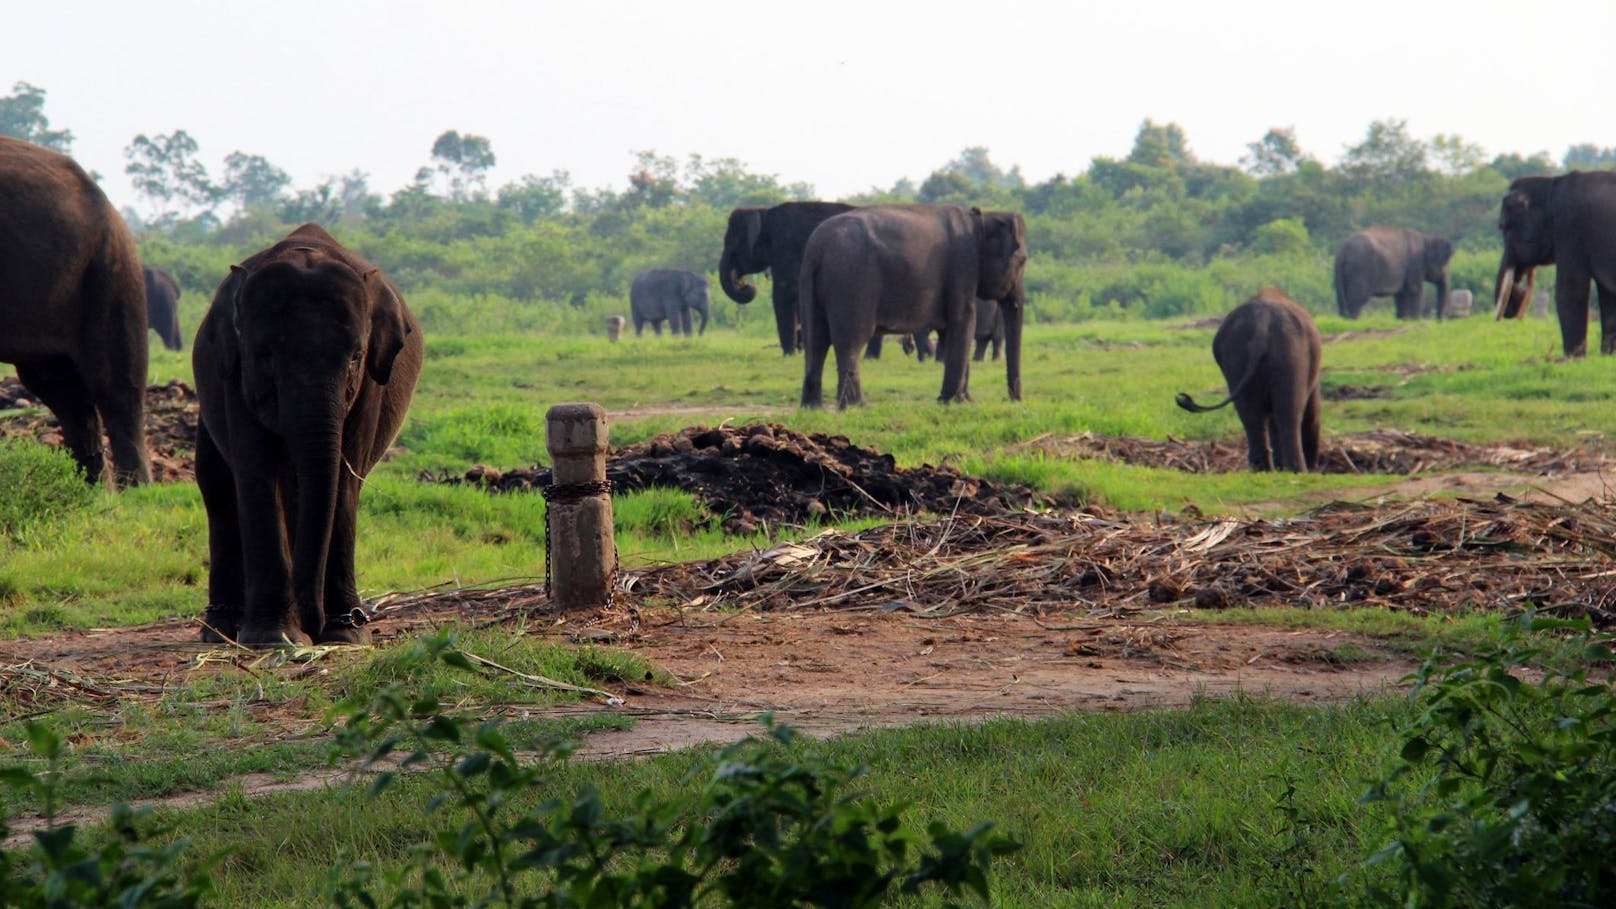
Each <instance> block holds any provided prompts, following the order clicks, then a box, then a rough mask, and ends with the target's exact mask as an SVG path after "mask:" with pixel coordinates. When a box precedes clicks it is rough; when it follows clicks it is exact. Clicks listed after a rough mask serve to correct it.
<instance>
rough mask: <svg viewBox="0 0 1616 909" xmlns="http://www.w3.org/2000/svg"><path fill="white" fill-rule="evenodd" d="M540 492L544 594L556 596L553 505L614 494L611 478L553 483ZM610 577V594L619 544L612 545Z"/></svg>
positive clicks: (541, 488) (542, 488) (609, 592)
mask: <svg viewBox="0 0 1616 909" xmlns="http://www.w3.org/2000/svg"><path fill="white" fill-rule="evenodd" d="M539 494H540V495H542V496H544V595H545V596H546V597H547V598H553V597H554V596H555V586H554V583H553V582H552V581H551V579H550V566H551V564H553V563H554V561H555V560H554V559H553V558H552V557H551V555H552V553H553V551H554V549H553V547H554V545H555V533H554V532H553V530H552V528H551V525H550V513H551V511H552V509H551V506H552V505H554V504H555V503H556V502H576V501H578V500H579V499H587V498H589V497H590V496H599V495H604V496H610V495H611V494H612V481H611V480H591V481H589V482H586V483H551V484H550V485H548V486H540V487H539ZM610 577H611V578H612V579H613V582H612V583H608V584H607V585H606V590H607V593H608V594H611V593H612V592H613V587H614V586H615V579H616V578H617V546H616V545H615V544H614V545H613V546H612V570H611V575H610Z"/></svg>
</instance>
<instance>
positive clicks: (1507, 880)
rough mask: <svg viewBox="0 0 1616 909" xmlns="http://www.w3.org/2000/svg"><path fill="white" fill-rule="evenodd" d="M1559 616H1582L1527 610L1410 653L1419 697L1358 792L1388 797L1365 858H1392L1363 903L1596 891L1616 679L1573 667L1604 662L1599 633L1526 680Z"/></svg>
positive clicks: (1615, 780) (1613, 754) (1611, 882)
mask: <svg viewBox="0 0 1616 909" xmlns="http://www.w3.org/2000/svg"><path fill="white" fill-rule="evenodd" d="M1568 630H1569V631H1574V632H1577V633H1579V634H1582V633H1586V632H1587V630H1588V624H1587V623H1586V622H1570V621H1563V620H1551V619H1545V618H1540V617H1535V616H1527V617H1525V618H1524V619H1523V620H1522V623H1521V624H1520V625H1518V626H1514V627H1512V628H1511V629H1510V630H1509V631H1508V632H1507V633H1506V634H1505V635H1504V637H1503V639H1502V640H1501V641H1500V642H1499V643H1497V644H1495V645H1493V646H1490V647H1488V648H1486V649H1483V650H1481V651H1479V652H1478V653H1476V654H1475V655H1474V656H1473V657H1470V658H1468V659H1464V660H1460V661H1458V662H1454V663H1442V662H1439V661H1438V660H1437V659H1436V658H1432V659H1429V660H1427V661H1426V662H1425V664H1424V665H1423V666H1422V667H1421V669H1420V671H1419V673H1418V675H1417V676H1416V686H1415V691H1414V695H1413V696H1414V697H1416V698H1418V699H1419V701H1420V703H1421V704H1422V707H1423V709H1422V710H1421V711H1420V712H1419V714H1418V717H1417V719H1416V720H1415V721H1414V722H1413V723H1412V725H1411V726H1410V727H1409V728H1407V729H1406V730H1405V731H1404V733H1403V742H1402V748H1401V752H1400V759H1399V761H1398V762H1397V764H1396V765H1395V766H1394V767H1393V768H1392V769H1391V771H1390V772H1389V773H1388V774H1387V775H1386V776H1385V777H1384V778H1383V779H1381V780H1379V781H1378V782H1376V783H1375V785H1374V786H1373V787H1372V788H1371V789H1370V790H1369V792H1368V793H1367V794H1366V795H1365V796H1364V800H1365V801H1367V802H1380V803H1385V804H1386V805H1387V806H1388V807H1389V808H1390V809H1391V820H1390V823H1391V842H1390V843H1388V844H1387V845H1386V846H1385V848H1383V849H1381V850H1380V851H1379V852H1377V853H1376V854H1375V855H1374V856H1373V857H1372V858H1371V859H1370V861H1369V864H1370V865H1378V864H1382V863H1393V865H1394V868H1395V873H1394V881H1393V882H1392V883H1391V884H1389V885H1386V886H1384V887H1372V888H1370V891H1369V893H1370V896H1371V897H1372V898H1374V899H1375V900H1376V901H1377V903H1380V904H1388V905H1391V904H1395V905H1400V906H1408V907H1421V909H1426V907H1429V909H1440V907H1449V906H1453V907H1458V906H1596V905H1609V904H1610V903H1609V900H1610V894H1611V893H1616V865H1613V864H1612V862H1611V856H1612V855H1616V690H1613V686H1612V683H1611V680H1610V679H1609V678H1606V679H1605V680H1603V681H1591V680H1590V679H1589V678H1588V670H1587V668H1585V667H1586V666H1589V665H1594V666H1601V665H1602V666H1606V667H1608V666H1609V665H1610V660H1611V658H1612V653H1611V650H1610V649H1609V647H1608V646H1607V645H1606V642H1607V640H1608V639H1604V638H1598V637H1588V638H1584V639H1582V640H1581V643H1580V645H1579V647H1580V650H1581V653H1579V654H1576V659H1575V660H1574V661H1573V663H1574V665H1576V666H1577V667H1578V668H1575V669H1572V670H1569V671H1565V672H1561V671H1557V670H1554V669H1549V670H1547V671H1543V674H1542V678H1541V679H1540V680H1538V681H1530V679H1531V677H1532V676H1533V675H1535V674H1536V673H1537V672H1539V671H1540V670H1539V668H1538V667H1540V666H1542V665H1543V664H1544V662H1545V661H1546V659H1547V658H1548V657H1550V656H1551V655H1556V654H1555V653H1552V652H1551V650H1550V649H1549V648H1550V644H1549V643H1547V642H1546V641H1545V638H1546V637H1548V634H1546V633H1551V632H1565V631H1568ZM1527 631H1530V632H1536V633H1538V634H1537V635H1535V636H1533V635H1529V634H1527V633H1526V632H1527ZM1559 656H1560V657H1561V659H1562V660H1563V658H1564V655H1563V654H1559Z"/></svg>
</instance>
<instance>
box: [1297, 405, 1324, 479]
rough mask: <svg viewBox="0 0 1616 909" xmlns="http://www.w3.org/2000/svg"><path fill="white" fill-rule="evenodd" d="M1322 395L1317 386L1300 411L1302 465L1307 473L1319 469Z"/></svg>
mask: <svg viewBox="0 0 1616 909" xmlns="http://www.w3.org/2000/svg"><path fill="white" fill-rule="evenodd" d="M1322 397H1323V396H1322V394H1321V393H1320V390H1319V387H1318V386H1317V385H1315V386H1313V391H1312V393H1310V394H1309V395H1308V396H1307V406H1306V407H1305V408H1303V409H1302V463H1304V464H1306V465H1307V469H1308V471H1309V472H1312V471H1315V470H1318V469H1319V413H1320V410H1321V403H1322Z"/></svg>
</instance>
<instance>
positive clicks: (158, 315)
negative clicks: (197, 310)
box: [140, 265, 185, 350]
mask: <svg viewBox="0 0 1616 909" xmlns="http://www.w3.org/2000/svg"><path fill="white" fill-rule="evenodd" d="M140 272H141V275H142V276H144V277H145V279H146V322H147V324H149V325H151V327H152V331H155V332H157V337H159V338H162V339H163V346H164V347H166V348H168V349H169V350H184V349H185V339H184V338H183V337H182V336H181V335H180V282H178V281H176V280H174V276H173V275H171V274H169V273H168V272H166V271H163V270H162V269H161V268H155V267H153V266H150V265H147V266H145V267H144V268H142V269H141V270H140Z"/></svg>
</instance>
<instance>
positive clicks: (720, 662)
mask: <svg viewBox="0 0 1616 909" xmlns="http://www.w3.org/2000/svg"><path fill="white" fill-rule="evenodd" d="M458 617H459V618H466V616H463V615H462V616H458ZM452 618H455V616H449V615H445V614H435V615H434V614H429V613H415V614H412V615H410V616H408V617H407V618H394V619H389V618H384V619H382V620H380V621H379V622H378V623H377V625H376V631H377V636H378V639H379V640H381V641H383V642H385V641H387V640H389V639H395V638H397V637H398V636H400V635H404V634H407V633H412V632H415V631H418V630H420V629H422V628H425V627H429V626H431V625H434V624H438V623H441V622H443V621H446V620H450V619H452ZM579 626H583V630H584V634H583V636H584V637H586V638H588V639H590V640H601V641H603V642H610V643H611V645H612V646H618V647H624V648H627V649H630V650H633V651H634V652H636V653H639V654H642V655H644V656H645V657H647V658H648V659H650V660H651V661H652V662H653V663H655V664H656V665H657V666H659V667H660V668H662V669H664V670H666V671H667V672H668V673H669V674H671V675H672V676H673V677H674V678H675V679H676V680H677V681H676V682H675V683H673V684H671V685H668V686H636V687H630V688H622V687H617V686H608V687H610V688H612V689H613V693H614V694H617V695H620V696H621V698H622V700H623V703H621V704H614V705H608V704H604V703H599V702H586V703H578V704H569V705H566V706H560V707H555V708H549V709H539V710H537V711H535V710H532V709H527V710H524V712H525V713H526V715H528V716H554V717H563V716H579V715H618V716H624V717H628V718H632V719H633V720H634V723H633V725H632V727H631V728H628V729H623V730H615V731H607V732H600V733H596V734H592V735H590V736H588V737H587V738H586V739H585V740H584V741H583V743H582V747H581V748H580V750H579V752H578V755H579V756H580V757H582V758H584V759H595V760H601V759H620V758H626V757H633V756H642V755H648V754H655V753H660V752H664V751H669V750H674V749H680V748H687V747H692V746H696V745H700V744H702V743H706V742H713V743H727V742H731V741H734V740H735V739H738V738H740V737H742V736H744V735H745V734H747V732H748V731H749V730H750V729H752V728H754V726H755V724H756V722H757V720H758V718H759V716H760V714H762V713H763V712H765V711H772V712H773V713H774V714H775V716H776V718H777V719H778V720H779V721H781V722H784V723H788V724H790V725H792V726H794V727H796V728H798V729H799V730H801V731H803V732H806V733H808V734H811V735H816V736H830V735H839V734H847V733H855V732H859V731H862V730H868V729H876V728H884V727H892V726H902V725H909V724H914V723H917V722H932V721H960V722H976V721H980V720H983V719H986V718H990V717H1000V716H1025V717H1037V716H1048V715H1051V714H1055V713H1058V712H1062V711H1072V710H1105V711H1124V710H1138V709H1145V708H1152V707H1174V706H1182V705H1185V704H1187V703H1189V701H1190V700H1191V699H1192V698H1194V697H1197V696H1202V695H1225V694H1230V693H1233V692H1237V691H1244V692H1249V693H1253V694H1259V695H1268V696H1274V697H1281V698H1285V699H1288V700H1293V701H1298V702H1307V703H1323V702H1328V701H1336V700H1340V699H1343V698H1349V697H1353V696H1357V695H1360V694H1369V693H1378V692H1385V691H1388V690H1392V689H1394V688H1396V687H1397V686H1398V684H1399V680H1400V679H1402V678H1403V677H1404V676H1406V675H1407V674H1408V673H1409V672H1411V671H1413V670H1414V669H1415V668H1416V666H1415V663H1414V662H1413V661H1411V660H1410V659H1409V658H1408V657H1407V656H1405V655H1403V654H1401V653H1398V652H1396V651H1394V650H1392V649H1390V648H1388V647H1386V646H1385V645H1383V644H1382V643H1380V642H1377V641H1375V640H1373V639H1370V638H1366V637H1363V636H1359V635H1353V634H1346V633H1337V632H1328V631H1316V630H1302V631H1276V630H1272V629H1265V628H1257V627H1250V626H1232V625H1217V624H1201V623H1198V622H1188V621H1184V620H1182V619H1181V618H1178V617H1176V616H1175V615H1173V614H1172V613H1170V612H1168V613H1162V614H1159V615H1152V616H1147V617H1134V618H1127V619H1116V618H1110V617H1104V616H1090V615H1086V614H1066V615H1045V616H1042V617H1034V616H1028V615H1016V614H1012V613H970V614H965V615H957V616H953V617H949V618H937V619H923V618H918V617H914V616H910V615H904V614H899V613H880V612H861V611H849V610H838V611H804V612H795V611H788V612H773V613H759V612H742V613H732V614H728V615H724V614H717V613H711V612H703V611H695V610H690V611H685V612H680V611H678V610H675V609H672V608H667V609H662V610H656V611H649V612H643V613H641V614H640V615H639V619H638V621H629V620H628V619H627V618H626V616H625V614H623V613H622V612H620V611H615V612H610V613H601V614H598V615H593V616H584V617H579V618H575V619H573V620H571V621H569V622H566V623H563V624H560V625H556V626H552V630H551V631H550V632H549V633H550V634H553V635H555V637H556V638H557V639H558V640H575V639H577V638H578V637H579V636H580V634H579V631H577V630H575V629H576V628H578V627H579ZM194 641H195V627H194V625H193V624H192V623H189V622H178V621H176V622H168V623H162V624H157V625H148V626H142V627H140V628H133V629H107V630H101V631H95V632H91V633H88V634H77V635H69V636H63V637H56V638H44V639H38V640H31V641H13V642H8V643H6V644H4V645H0V664H4V665H5V666H9V667H17V666H26V667H28V668H29V669H30V670H31V671H33V672H35V673H41V674H46V675H52V674H54V676H55V678H56V679H57V680H58V682H59V683H60V684H61V685H63V686H67V685H70V684H71V685H75V686H79V690H77V691H75V692H74V694H75V696H77V697H80V698H95V697H98V696H100V695H105V696H106V697H107V698H109V699H111V700H117V699H121V698H131V699H139V698H147V697H153V696H155V695H154V694H153V693H158V694H160V693H161V691H163V689H164V687H165V686H171V685H173V684H175V683H176V682H178V681H180V680H182V679H183V677H185V676H187V675H190V674H195V673H220V672H254V671H263V670H261V669H259V670H254V669H252V668H250V666H249V663H250V661H251V660H254V659H259V658H260V655H256V654H255V655H242V656H241V657H240V658H239V661H231V660H229V659H228V658H226V657H227V656H228V655H227V654H223V653H221V652H220V651H218V650H217V649H214V648H208V647H204V646H203V645H201V644H199V643H195V642H194ZM345 658H347V657H345V656H342V655H338V656H337V657H336V660H341V659H345ZM332 662H334V661H332ZM332 662H326V661H319V662H316V663H312V664H309V665H308V666H307V667H304V668H302V669H298V668H290V669H283V670H281V671H285V672H288V673H290V674H300V673H304V672H321V671H325V670H331V669H334V668H335V665H333V664H332ZM513 700H521V698H520V697H518V698H513ZM249 709H250V710H251V711H252V713H253V715H254V719H255V720H257V721H259V722H261V723H264V724H266V725H268V726H269V727H271V728H275V727H282V728H285V729H288V730H290V729H294V728H300V729H304V730H306V728H307V726H308V724H309V723H310V722H311V718H310V717H308V716H305V715H303V714H302V713H301V711H300V708H299V706H298V705H296V704H274V703H269V702H259V703H256V704H253V705H251V706H250V707H249ZM346 778H347V774H346V773H345V772H343V771H334V770H330V769H318V770H311V771H308V772H305V773H302V774H299V775H297V776H295V777H293V778H291V779H287V778H286V777H285V776H284V775H272V774H251V775H245V776H241V777H236V778H231V779H227V780H220V781H219V784H218V785H217V786H215V787H214V788H212V789H211V790H210V791H207V792H187V793H179V794H176V795H173V796H170V797H167V798H163V799H154V800H148V801H145V802H142V803H140V804H142V805H148V806H154V807H185V806H190V805H196V804H200V803H203V802H205V801H207V800H210V799H213V798H216V797H218V795H219V793H220V792H221V791H222V790H225V789H228V790H230V791H232V792H233V791H237V790H239V791H240V792H241V793H243V794H245V795H247V796H248V797H257V796H263V795H270V794H275V793H284V792H296V791H308V790H313V789H319V788H323V787H325V786H330V785H338V784H341V783H342V782H344V781H345V780H346ZM103 815H104V811H103V810H101V809H100V808H97V807H87V808H82V809H75V810H74V811H70V812H67V813H65V814H63V815H61V816H60V817H58V822H59V823H60V822H64V821H65V822H75V823H84V822H90V821H94V820H96V819H98V818H100V817H101V816H103ZM41 823H42V822H41V821H40V819H38V818H29V817H21V818H14V819H12V827H13V831H14V832H13V835H12V839H11V841H10V842H9V843H8V845H15V844H16V843H19V842H21V841H22V839H23V838H25V837H26V835H27V834H28V832H29V831H30V830H33V829H38V827H39V826H40V825H41Z"/></svg>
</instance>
